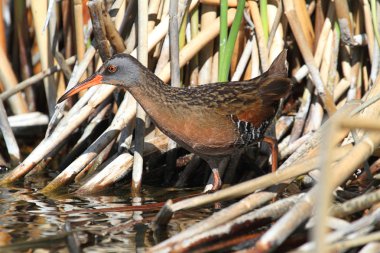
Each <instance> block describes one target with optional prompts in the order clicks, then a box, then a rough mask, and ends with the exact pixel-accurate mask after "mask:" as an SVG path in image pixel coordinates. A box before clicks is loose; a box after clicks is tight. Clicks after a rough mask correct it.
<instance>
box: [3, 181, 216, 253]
mask: <svg viewBox="0 0 380 253" xmlns="http://www.w3.org/2000/svg"><path fill="white" fill-rule="evenodd" d="M199 190H200V189H195V190H188V191H184V190H174V189H164V188H153V187H144V192H143V196H144V199H143V203H144V204H151V203H157V202H164V201H166V200H167V199H168V198H176V197H179V196H186V195H189V194H192V193H194V192H199ZM131 200H132V199H131V197H130V195H129V191H128V190H125V191H123V190H122V191H120V190H119V191H118V192H117V193H115V194H112V195H103V196H94V197H78V196H70V195H60V196H55V197H47V196H45V195H42V194H40V193H38V191H37V190H35V189H33V188H31V189H26V188H0V244H2V245H4V244H6V243H7V242H8V243H9V244H11V245H13V246H12V247H13V248H11V249H10V251H9V252H25V251H26V250H27V249H28V248H33V249H43V248H45V249H50V250H52V251H53V252H68V240H70V239H73V238H74V240H75V238H76V239H77V240H79V243H80V248H81V249H82V250H83V252H143V251H144V250H145V249H146V248H147V247H150V246H153V245H155V244H157V243H158V242H159V241H161V240H164V239H165V238H167V237H168V236H171V235H173V234H176V233H178V232H180V231H182V230H183V229H185V228H187V227H188V226H190V225H191V224H193V223H195V222H197V221H199V220H201V219H203V218H205V217H207V216H208V215H210V213H211V211H212V210H209V209H199V210H196V211H182V212H179V213H177V214H176V215H175V216H174V217H173V219H172V220H171V222H170V223H169V226H168V230H167V234H166V233H161V234H156V233H153V231H152V229H151V221H152V219H153V218H154V216H155V214H156V213H157V210H150V211H144V212H141V211H135V212H131V211H121V212H117V211H107V212H106V211H99V212H96V213H94V212H90V211H89V210H94V209H102V208H116V207H129V206H131ZM65 226H70V227H71V231H72V232H73V233H72V234H73V235H75V236H74V237H73V236H71V233H67V229H66V230H65ZM68 235H70V236H68ZM5 249H6V248H0V252H7V251H5ZM8 249H9V248H8Z"/></svg>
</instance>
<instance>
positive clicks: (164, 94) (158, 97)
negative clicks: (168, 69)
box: [128, 72, 173, 121]
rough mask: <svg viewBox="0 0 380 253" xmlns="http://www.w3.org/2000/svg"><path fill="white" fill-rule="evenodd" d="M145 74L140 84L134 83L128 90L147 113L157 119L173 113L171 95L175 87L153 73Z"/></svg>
mask: <svg viewBox="0 0 380 253" xmlns="http://www.w3.org/2000/svg"><path fill="white" fill-rule="evenodd" d="M143 75H144V76H143V77H142V78H140V80H139V83H138V85H134V86H132V87H130V88H129V89H128V90H129V92H130V93H131V94H132V96H133V97H134V98H135V99H136V101H137V102H138V103H139V104H140V105H141V106H142V107H143V108H144V110H145V111H146V113H147V114H148V115H149V116H150V117H152V118H153V120H154V121H156V119H158V118H159V117H162V116H163V115H164V114H170V113H171V109H172V108H173V105H172V102H171V101H172V100H171V99H170V96H171V93H173V88H171V87H170V86H168V85H165V84H164V83H163V82H162V81H161V80H160V79H159V78H158V77H156V76H155V75H154V74H153V73H150V72H145V73H143ZM168 98H169V99H168Z"/></svg>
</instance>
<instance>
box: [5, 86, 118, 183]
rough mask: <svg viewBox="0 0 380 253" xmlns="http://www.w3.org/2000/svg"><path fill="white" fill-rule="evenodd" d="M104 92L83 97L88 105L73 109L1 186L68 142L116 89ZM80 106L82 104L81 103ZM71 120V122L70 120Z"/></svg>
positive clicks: (106, 87) (24, 172)
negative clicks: (73, 133) (70, 136)
mask: <svg viewBox="0 0 380 253" xmlns="http://www.w3.org/2000/svg"><path fill="white" fill-rule="evenodd" d="M101 88H102V89H101V90H102V92H98V93H96V94H93V93H91V92H87V93H86V96H91V99H89V98H88V97H87V98H86V96H84V97H82V98H83V99H87V100H88V104H87V105H85V106H84V107H82V108H81V109H80V112H78V108H77V107H73V109H72V111H75V113H71V114H70V113H69V114H68V115H67V116H66V117H65V118H64V119H65V120H62V121H61V122H60V125H58V126H57V127H56V129H55V130H54V131H53V132H52V133H51V135H50V136H48V138H45V139H44V140H43V141H42V142H41V143H40V144H39V145H38V146H37V147H36V148H35V149H34V150H33V151H32V152H31V153H30V154H29V156H28V157H27V158H26V159H25V160H24V161H23V162H22V163H21V164H20V165H18V166H17V167H16V168H15V169H13V170H12V171H11V172H9V173H8V174H6V175H5V176H4V177H3V178H2V179H1V180H0V184H1V185H8V184H11V183H13V182H14V181H16V180H18V179H20V178H21V177H23V176H24V175H25V174H26V173H28V172H29V171H30V170H32V169H33V168H34V166H36V165H37V164H38V163H39V162H40V161H41V160H42V159H44V157H46V156H47V155H48V154H49V153H51V152H53V151H54V150H57V149H59V148H60V147H61V145H62V144H63V143H64V142H65V141H66V140H67V137H68V136H69V135H71V134H72V132H73V131H74V130H75V129H77V128H78V126H79V125H80V124H82V123H83V122H84V121H85V120H86V119H87V118H88V116H89V115H90V114H91V113H92V112H93V111H94V108H96V107H97V106H98V105H99V104H100V102H101V101H103V100H104V99H105V98H106V97H108V96H109V95H110V94H111V93H112V92H113V90H114V87H111V86H107V85H106V86H104V87H101ZM77 104H78V103H77ZM79 104H80V103H79ZM68 118H69V120H68Z"/></svg>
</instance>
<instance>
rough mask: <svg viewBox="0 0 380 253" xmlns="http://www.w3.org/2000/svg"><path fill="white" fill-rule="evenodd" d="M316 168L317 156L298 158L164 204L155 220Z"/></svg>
mask: <svg viewBox="0 0 380 253" xmlns="http://www.w3.org/2000/svg"><path fill="white" fill-rule="evenodd" d="M348 150H350V147H342V148H340V149H339V154H337V156H336V157H335V158H336V159H337V160H339V159H340V158H341V157H342V156H343V155H346V154H347V152H348ZM316 168H318V157H313V158H308V159H304V160H302V161H301V160H299V161H297V162H296V163H293V164H292V165H290V166H288V168H286V169H285V170H278V171H276V172H274V173H270V174H266V175H264V176H261V177H258V178H255V179H251V180H248V181H246V182H243V183H240V184H237V185H234V186H231V187H229V188H227V189H222V190H219V191H217V192H215V193H212V194H208V195H202V196H198V197H193V198H190V199H186V200H183V201H179V202H177V203H175V204H170V205H168V204H166V205H165V206H164V207H163V208H162V210H161V211H160V213H159V214H157V216H156V220H157V222H158V223H159V224H164V222H165V221H168V220H169V219H170V217H171V215H172V214H173V213H174V212H177V211H179V210H186V209H190V208H194V207H199V206H203V205H205V204H209V203H214V202H217V201H222V200H227V199H232V198H237V197H240V196H244V195H246V194H250V193H252V192H255V191H256V190H259V189H265V188H267V187H269V186H272V185H275V184H278V183H280V182H283V181H286V180H289V179H292V178H294V177H297V176H299V175H302V174H305V173H307V172H309V171H312V170H314V169H316Z"/></svg>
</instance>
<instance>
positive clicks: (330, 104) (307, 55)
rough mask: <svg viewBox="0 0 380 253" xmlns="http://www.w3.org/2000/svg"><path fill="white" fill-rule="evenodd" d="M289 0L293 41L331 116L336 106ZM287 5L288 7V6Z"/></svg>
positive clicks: (286, 4)
mask: <svg viewBox="0 0 380 253" xmlns="http://www.w3.org/2000/svg"><path fill="white" fill-rule="evenodd" d="M289 1H291V0H286V1H285V2H284V3H285V7H286V12H285V14H286V16H287V18H288V21H289V25H290V27H291V29H292V31H293V34H294V36H295V39H296V41H297V45H298V47H299V49H300V51H301V53H302V55H303V58H304V60H305V63H306V65H307V67H308V69H309V72H310V74H311V76H312V79H313V83H314V85H315V87H316V89H317V91H318V96H319V97H320V98H321V99H322V101H323V104H324V107H325V109H326V111H327V112H328V114H329V116H331V115H332V114H333V113H335V111H336V106H335V104H334V101H333V97H332V95H331V94H330V92H329V91H326V89H325V87H324V84H323V82H322V80H321V77H320V73H319V71H318V69H317V67H316V64H315V61H314V58H313V56H312V51H311V49H310V48H308V47H307V46H306V44H307V43H306V38H305V35H304V34H303V33H302V32H301V28H300V24H299V20H298V18H297V14H296V12H295V10H294V9H292V8H291V7H290V6H289V5H291V2H289ZM288 4H289V5H288Z"/></svg>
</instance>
